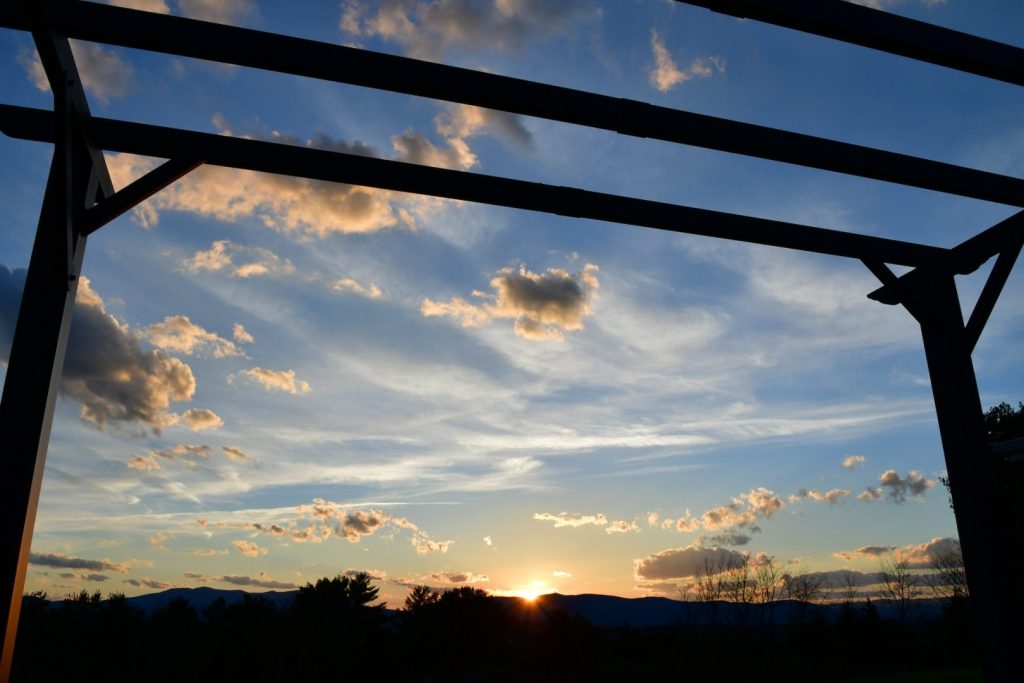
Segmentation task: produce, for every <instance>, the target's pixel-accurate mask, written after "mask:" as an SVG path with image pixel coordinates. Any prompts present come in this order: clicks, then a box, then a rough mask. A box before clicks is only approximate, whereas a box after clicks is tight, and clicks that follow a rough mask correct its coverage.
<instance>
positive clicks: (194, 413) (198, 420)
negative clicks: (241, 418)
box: [181, 408, 224, 432]
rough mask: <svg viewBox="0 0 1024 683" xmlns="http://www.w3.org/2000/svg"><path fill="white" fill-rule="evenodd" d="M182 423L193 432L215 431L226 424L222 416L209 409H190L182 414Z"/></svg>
mask: <svg viewBox="0 0 1024 683" xmlns="http://www.w3.org/2000/svg"><path fill="white" fill-rule="evenodd" d="M181 421H182V422H183V423H184V424H185V426H186V427H188V428H189V429H190V430H192V431H193V432H201V431H202V430H204V429H213V428H215V427H220V426H221V425H222V424H224V420H222V419H221V418H220V416H219V415H218V414H217V413H215V412H213V411H212V410H209V409H207V408H189V409H188V410H186V411H185V412H184V413H182V414H181Z"/></svg>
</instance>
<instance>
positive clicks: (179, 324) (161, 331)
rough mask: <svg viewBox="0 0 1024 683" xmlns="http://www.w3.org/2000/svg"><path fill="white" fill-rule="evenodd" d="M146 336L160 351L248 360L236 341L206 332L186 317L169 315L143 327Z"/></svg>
mask: <svg viewBox="0 0 1024 683" xmlns="http://www.w3.org/2000/svg"><path fill="white" fill-rule="evenodd" d="M142 336H143V337H145V339H146V341H148V342H149V343H150V344H152V345H153V346H155V347H157V348H158V349H161V350H163V351H173V352H176V353H183V354H185V355H186V356H191V355H193V354H195V353H204V352H205V353H209V354H211V355H212V356H213V357H214V358H225V357H227V356H242V357H245V353H244V352H243V351H242V350H241V349H240V348H238V346H237V345H236V344H235V343H234V342H233V341H231V340H230V339H225V338H224V337H221V336H220V335H219V334H217V333H216V332H210V331H209V330H206V329H203V328H202V327H201V326H199V325H196V324H195V323H194V322H192V321H191V320H189V318H188V316H185V315H169V316H167V317H165V318H164V319H163V321H162V322H158V323H153V324H152V325H150V326H148V327H145V328H143V329H142Z"/></svg>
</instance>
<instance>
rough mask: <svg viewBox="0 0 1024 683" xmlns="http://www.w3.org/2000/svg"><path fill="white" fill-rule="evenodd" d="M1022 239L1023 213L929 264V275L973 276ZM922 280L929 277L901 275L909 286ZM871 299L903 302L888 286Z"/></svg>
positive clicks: (915, 272)
mask: <svg viewBox="0 0 1024 683" xmlns="http://www.w3.org/2000/svg"><path fill="white" fill-rule="evenodd" d="M1021 239H1024V211H1020V212H1018V213H1015V214H1013V215H1012V216H1010V217H1009V218H1007V219H1005V220H1002V221H1000V222H998V223H996V224H995V225H993V226H992V227H991V228H988V229H987V230H982V231H981V232H979V233H978V234H977V235H975V236H974V237H971V238H969V239H967V240H964V241H963V242H961V243H960V244H958V245H956V246H955V247H953V248H952V249H950V250H948V251H947V252H946V254H945V255H944V256H943V257H942V258H941V259H939V260H937V261H935V262H934V263H930V264H928V266H929V267H928V272H931V273H935V272H941V271H946V272H948V273H950V274H954V275H967V274H969V273H973V272H974V271H976V270H977V269H978V268H980V267H981V266H982V264H983V263H985V262H986V261H988V260H989V259H990V258H992V257H993V256H995V255H996V254H999V253H1001V252H1003V251H1004V250H1006V249H1010V248H1012V247H1013V245H1015V244H1016V243H1017V242H1019V241H1020V240H1021ZM922 277H930V276H929V275H927V273H924V272H919V271H917V270H912V271H910V272H909V273H905V274H903V275H902V276H900V282H902V283H904V285H905V286H908V287H909V286H913V285H915V284H916V281H917V280H918V279H919V278H922ZM868 298H869V299H874V300H875V301H878V302H879V303H883V304H889V305H891V306H893V305H896V304H898V303H900V293H899V292H896V291H893V289H892V288H891V287H888V286H883V287H879V288H878V289H876V290H875V291H873V292H871V293H870V294H868Z"/></svg>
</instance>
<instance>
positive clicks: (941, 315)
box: [914, 273, 1022, 683]
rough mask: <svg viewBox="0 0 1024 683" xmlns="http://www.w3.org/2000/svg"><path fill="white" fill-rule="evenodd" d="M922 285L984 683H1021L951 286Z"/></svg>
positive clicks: (986, 460)
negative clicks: (1013, 682) (995, 682)
mask: <svg viewBox="0 0 1024 683" xmlns="http://www.w3.org/2000/svg"><path fill="white" fill-rule="evenodd" d="M922 280H923V281H922V282H920V283H919V284H917V283H915V284H917V286H915V288H914V290H915V291H914V294H915V296H916V298H917V300H918V302H919V303H920V304H922V305H923V308H924V309H925V312H926V314H925V315H922V316H921V318H920V321H921V335H922V337H923V339H924V350H925V356H926V357H927V360H928V373H929V375H930V376H931V384H932V394H933V396H934V398H935V412H936V414H937V416H938V420H939V434H940V436H941V439H942V449H943V451H944V453H945V456H946V468H947V471H948V473H949V483H950V494H951V495H952V499H953V509H954V513H955V515H956V524H957V529H958V531H959V534H960V544H961V547H962V549H963V555H964V567H965V569H966V572H967V583H968V589H969V591H970V600H971V609H972V612H973V614H974V619H975V622H976V632H977V634H978V638H979V641H980V645H981V647H982V650H983V653H984V656H985V672H986V679H987V680H989V681H999V682H1000V683H1002V682H1003V681H1011V680H1018V679H1016V678H1015V677H1014V675H1013V671H1014V669H1016V668H1017V667H1016V666H1014V665H1013V662H1014V661H1017V662H1018V663H1019V660H1018V659H1017V657H1019V647H1020V644H1019V643H1015V642H1013V634H1015V633H1017V629H1018V627H1019V620H1020V614H1021V611H1020V610H1021V607H1022V605H1021V599H1020V588H1019V586H1018V581H1019V577H1018V576H1017V575H1016V568H1015V567H1014V566H1013V563H1012V561H1011V560H1010V555H1012V553H1010V554H1007V551H1006V549H1007V547H1011V548H1012V547H1014V544H1013V543H1012V542H1010V541H1009V539H1008V538H1007V531H1008V530H1009V531H1011V533H1012V529H1011V528H1010V524H1009V517H1007V515H1006V514H1005V513H1006V509H1005V508H1006V504H1005V495H1004V492H1003V491H1002V490H1001V488H1002V487H1001V486H1000V483H999V480H998V477H997V473H996V463H995V460H994V457H993V455H992V453H991V448H990V447H989V444H988V439H987V435H986V431H985V421H984V417H983V414H982V407H981V399H980V397H979V395H978V382H977V379H976V377H975V375H974V365H973V363H972V362H971V356H970V346H969V345H968V340H967V334H966V331H965V328H964V321H963V314H962V312H961V309H960V300H959V297H958V295H957V290H956V283H955V281H954V279H953V276H952V274H940V273H936V274H934V275H933V276H932V277H926V278H922ZM929 280H930V281H929ZM1018 673H1019V672H1018Z"/></svg>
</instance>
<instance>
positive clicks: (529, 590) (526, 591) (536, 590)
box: [509, 581, 551, 602]
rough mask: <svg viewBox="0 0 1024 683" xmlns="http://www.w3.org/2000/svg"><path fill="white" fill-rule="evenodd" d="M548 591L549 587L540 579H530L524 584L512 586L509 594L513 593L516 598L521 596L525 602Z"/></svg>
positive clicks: (531, 600)
mask: <svg viewBox="0 0 1024 683" xmlns="http://www.w3.org/2000/svg"><path fill="white" fill-rule="evenodd" d="M550 592H551V588H550V587H549V586H548V585H547V584H545V583H543V582H541V581H532V582H530V583H529V584H528V585H526V586H520V587H518V588H513V589H512V590H511V591H509V594H510V595H514V596H516V597H517V598H522V599H523V600H526V601H527V602H533V601H534V600H536V599H537V598H539V597H540V596H542V595H545V594H546V593H550Z"/></svg>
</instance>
